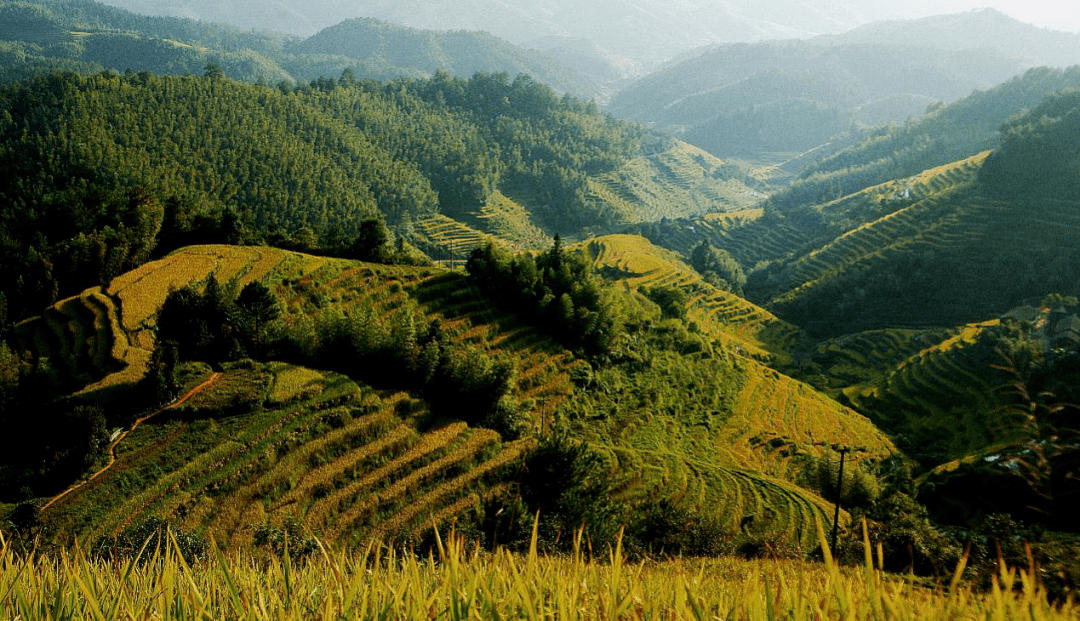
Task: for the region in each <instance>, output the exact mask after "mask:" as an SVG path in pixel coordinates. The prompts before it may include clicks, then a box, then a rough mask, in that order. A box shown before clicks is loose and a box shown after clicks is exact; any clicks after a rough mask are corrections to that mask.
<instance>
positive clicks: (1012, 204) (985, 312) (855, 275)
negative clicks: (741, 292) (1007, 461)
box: [748, 162, 1080, 336]
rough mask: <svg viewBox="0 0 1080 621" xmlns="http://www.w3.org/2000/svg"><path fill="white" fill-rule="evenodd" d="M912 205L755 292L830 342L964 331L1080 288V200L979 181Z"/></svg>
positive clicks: (803, 259)
mask: <svg viewBox="0 0 1080 621" xmlns="http://www.w3.org/2000/svg"><path fill="white" fill-rule="evenodd" d="M972 163H973V162H968V163H966V164H963V165H958V166H957V167H954V168H953V169H947V170H946V172H945V173H942V174H937V175H934V176H932V177H931V179H930V181H931V183H933V182H936V183H941V182H942V179H943V177H947V176H948V174H949V170H952V171H956V170H958V169H962V168H967V167H969V166H971V165H972ZM954 174H955V173H954ZM971 174H972V173H971V172H963V173H960V175H961V177H963V176H970V175H971ZM912 200H913V201H914V202H912V203H911V204H910V205H907V206H905V207H902V208H900V209H898V210H896V211H892V212H891V213H888V214H887V215H885V216H883V217H880V218H878V219H876V220H874V221H873V222H870V223H868V224H866V225H863V226H859V227H856V228H854V229H852V230H850V231H848V232H847V233H845V234H844V235H842V236H840V237H838V238H836V239H835V240H833V241H832V242H831V243H829V244H826V245H825V246H823V247H821V248H818V249H816V250H814V251H811V252H808V253H806V254H804V255H802V256H800V257H799V258H797V259H795V260H793V261H791V262H789V263H787V264H785V265H784V266H783V267H782V268H781V269H779V270H776V271H774V272H773V273H772V274H771V275H769V276H766V277H764V278H763V279H759V281H758V282H757V283H755V284H756V285H757V287H756V288H755V290H756V291H758V292H766V291H776V292H777V293H776V294H775V295H773V296H771V297H766V299H770V300H771V301H770V302H769V303H768V304H767V305H766V306H767V307H768V308H770V309H771V310H772V311H773V312H775V313H776V314H777V315H779V316H781V317H784V318H786V319H788V320H789V321H792V322H794V323H797V324H799V325H800V326H802V327H804V328H806V329H808V330H809V331H810V332H811V333H814V334H818V335H821V336H835V335H839V334H848V333H852V332H857V331H861V330H868V329H878V328H884V327H890V328H924V327H932V326H949V325H959V324H964V323H969V322H974V321H980V320H982V319H984V318H986V317H988V316H991V317H992V316H996V315H998V314H1001V313H1004V312H1006V311H1007V310H1009V309H1010V308H1013V307H1015V306H1017V305H1020V304H1022V303H1024V302H1025V301H1031V300H1038V299H1041V298H1042V296H1044V295H1046V294H1048V293H1052V292H1055V291H1060V292H1066V293H1070V292H1075V291H1077V289H1078V283H1077V281H1076V279H1075V271H1076V268H1077V266H1078V264H1080V255H1078V254H1077V251H1076V245H1075V239H1076V234H1077V231H1078V230H1080V201H1078V200H1066V199H1061V198H1034V197H1013V198H997V197H993V196H990V195H989V194H987V193H986V192H984V191H983V189H982V187H981V186H980V185H979V184H978V183H976V182H974V181H971V182H959V183H956V184H953V185H947V186H946V187H945V189H942V190H940V191H936V192H929V191H928V193H927V195H926V197H925V198H918V197H917V196H914V193H913V199H912ZM762 280H767V281H768V282H767V284H763V283H762ZM749 287H750V285H749V284H748V288H749Z"/></svg>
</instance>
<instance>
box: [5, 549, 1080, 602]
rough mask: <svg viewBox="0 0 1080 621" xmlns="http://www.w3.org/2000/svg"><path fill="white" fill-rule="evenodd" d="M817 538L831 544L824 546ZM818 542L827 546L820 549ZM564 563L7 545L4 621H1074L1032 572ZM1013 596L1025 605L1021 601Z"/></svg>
mask: <svg viewBox="0 0 1080 621" xmlns="http://www.w3.org/2000/svg"><path fill="white" fill-rule="evenodd" d="M819 533H820V530H819ZM820 537H821V538H822V540H823V539H824V535H823V534H820ZM585 548H586V546H585V545H584V544H582V543H580V540H579V545H578V546H577V550H578V551H577V552H576V553H574V554H572V555H568V556H564V557H549V556H541V555H538V554H537V553H536V546H535V539H534V545H533V546H532V547H531V549H530V552H529V553H528V554H524V555H517V554H512V553H509V552H505V551H497V552H495V553H490V554H489V553H482V552H477V551H475V550H473V549H472V548H471V547H470V546H469V545H468V544H467V543H466V542H464V541H463V540H461V539H460V538H457V537H454V536H452V535H451V536H449V537H448V538H447V541H446V542H445V543H443V542H442V541H440V542H439V549H438V551H437V552H435V553H433V554H432V555H431V556H429V557H426V558H418V557H416V556H414V555H412V554H403V553H400V552H396V551H394V550H392V549H386V548H383V547H381V546H372V547H370V548H369V549H368V553H367V554H366V555H355V554H349V553H342V552H333V551H329V550H326V549H325V548H322V549H321V552H320V554H318V555H317V556H316V557H315V558H314V559H312V560H309V561H305V562H293V561H289V560H283V561H282V560H277V559H273V558H271V559H266V560H264V561H260V562H253V560H252V559H249V558H246V557H244V556H241V555H240V554H223V553H221V552H218V551H217V550H216V549H213V550H212V551H211V553H210V555H209V556H210V558H209V559H207V560H201V561H197V562H195V563H193V564H189V563H187V562H185V561H184V559H183V558H182V557H181V556H180V554H179V553H178V552H177V549H178V546H177V545H176V543H175V539H173V538H171V536H170V535H167V536H166V541H165V542H164V544H163V545H159V544H157V543H154V544H153V545H151V544H150V543H149V541H148V545H147V546H146V547H145V548H144V550H143V551H142V555H143V556H145V558H146V559H147V562H143V563H138V564H137V563H135V562H134V561H124V562H118V563H112V562H105V561H100V560H93V559H88V558H87V556H86V555H85V554H84V553H83V552H82V551H81V550H80V549H78V548H75V549H72V550H62V551H60V552H58V553H56V554H53V555H47V556H46V555H34V554H31V555H21V554H16V553H15V551H14V550H13V549H12V546H10V545H8V542H7V541H2V542H0V587H2V590H0V618H5V619H48V620H52V619H187V618H207V619H211V618H213V619H221V618H237V619H241V618H242V619H391V618H392V619H435V618H440V619H442V618H445V619H461V620H464V619H505V618H515V619H568V620H574V619H604V620H614V619H671V620H682V619H687V620H691V619H692V620H697V621H700V620H704V619H739V620H746V621H756V620H759V619H760V620H762V621H765V620H769V621H772V620H774V619H789V620H792V621H801V620H818V619H844V620H851V621H861V620H869V619H874V620H876V621H891V620H915V619H956V620H972V621H975V620H984V619H990V620H997V619H1002V620H1004V619H1032V620H1040V621H1056V620H1059V619H1062V620H1064V619H1076V618H1077V616H1078V615H1080V608H1078V607H1077V606H1076V605H1075V604H1073V603H1071V602H1070V603H1066V604H1061V605H1058V606H1053V605H1051V604H1049V603H1047V600H1046V597H1045V592H1044V591H1043V589H1042V588H1041V587H1040V586H1039V584H1037V583H1036V581H1035V580H1034V578H1033V577H1032V576H1031V575H1030V574H1028V573H1027V572H1026V571H1017V570H1015V569H1008V568H1003V569H1002V571H1001V573H1000V576H999V577H996V578H995V580H994V582H993V586H992V588H991V590H989V591H988V592H975V591H973V590H971V589H970V588H969V587H967V586H965V585H964V584H962V583H960V581H959V579H958V578H959V575H960V570H962V568H963V567H962V565H961V567H959V568H958V571H957V579H954V580H952V581H951V582H950V584H949V585H947V586H945V585H942V586H938V587H927V586H921V585H917V584H914V583H913V582H911V581H909V580H906V579H904V578H903V577H900V576H894V575H888V574H885V573H883V572H881V571H880V570H878V569H877V568H876V567H875V565H874V556H875V555H874V553H873V547H872V546H871V545H870V543H869V541H866V542H865V548H866V561H865V565H864V566H863V567H859V568H841V567H839V566H837V565H836V564H835V563H833V562H832V560H831V558H828V557H827V558H826V561H825V562H824V563H817V564H814V563H807V562H801V561H780V560H755V561H743V560H735V559H715V560H703V561H695V560H689V559H688V560H673V561H667V562H648V563H640V564H632V563H628V562H627V561H626V560H625V559H624V558H623V555H622V553H621V549H620V548H618V547H616V548H615V549H614V550H610V551H606V552H599V551H598V553H597V554H596V555H595V556H593V555H590V554H587V553H585V552H584V551H583V550H584V549H585ZM1014 585H1015V586H1016V588H1015V589H1014V588H1013V586H1014Z"/></svg>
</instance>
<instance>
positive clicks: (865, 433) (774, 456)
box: [589, 235, 891, 477]
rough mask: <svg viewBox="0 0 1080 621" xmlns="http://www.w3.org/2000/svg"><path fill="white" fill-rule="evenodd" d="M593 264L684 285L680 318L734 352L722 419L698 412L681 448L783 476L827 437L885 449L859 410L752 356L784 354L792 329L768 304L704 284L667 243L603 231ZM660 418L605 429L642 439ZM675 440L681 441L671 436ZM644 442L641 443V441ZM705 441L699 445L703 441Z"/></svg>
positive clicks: (827, 443) (776, 358)
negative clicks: (733, 378) (732, 385)
mask: <svg viewBox="0 0 1080 621" xmlns="http://www.w3.org/2000/svg"><path fill="white" fill-rule="evenodd" d="M589 250H590V252H591V253H592V254H593V256H594V257H595V263H596V266H597V269H598V270H600V272H601V273H602V274H604V275H605V276H606V277H607V278H609V279H616V280H619V281H621V282H624V283H625V284H626V286H628V287H630V288H632V289H643V288H646V287H655V286H675V287H680V288H683V289H686V290H687V291H690V292H692V294H691V296H690V298H689V301H688V308H687V319H688V320H689V321H692V322H694V323H696V324H697V325H698V327H699V329H700V330H701V331H702V332H703V333H705V334H707V335H709V336H711V337H713V338H714V339H715V342H716V343H717V344H718V345H719V347H720V348H721V349H722V350H723V351H725V352H727V353H728V355H735V356H736V357H738V358H741V360H740V362H739V363H738V364H739V370H740V371H741V372H742V380H741V385H740V388H739V390H738V393H737V395H735V396H734V402H733V404H732V405H731V412H732V415H731V418H730V419H729V420H728V421H727V422H726V423H724V424H723V425H718V424H717V423H715V422H709V417H708V416H707V415H706V413H699V416H701V417H703V418H702V419H701V420H700V421H697V422H699V423H700V426H695V427H694V429H695V430H698V431H700V433H698V431H695V432H693V433H689V432H688V433H686V434H685V435H684V436H680V438H686V442H688V444H687V445H686V446H685V447H684V448H685V450H686V452H687V453H688V454H702V452H703V451H707V452H709V453H714V454H719V455H721V456H720V457H718V458H717V459H718V463H721V464H723V465H724V466H727V467H749V468H754V469H757V470H759V471H761V472H765V473H769V474H771V475H774V476H777V477H788V476H790V475H791V472H790V470H789V468H790V466H791V463H790V458H792V457H794V456H796V455H799V454H822V453H823V452H824V451H826V449H827V448H828V447H831V446H832V445H833V444H837V443H842V444H845V445H848V446H852V447H861V448H862V449H863V451H864V452H865V454H866V455H867V456H874V457H880V456H883V455H884V454H886V453H887V452H888V450H889V447H890V446H891V443H890V442H889V441H888V440H887V439H886V438H885V436H884V435H883V434H882V433H881V432H879V431H878V430H877V429H875V428H874V426H873V425H872V424H871V423H870V421H869V420H867V419H866V418H864V417H863V416H861V415H859V414H857V413H855V412H854V411H852V410H850V409H849V408H845V407H843V406H841V405H839V404H838V403H836V402H835V401H833V400H832V399H829V398H828V397H826V396H824V395H822V394H820V393H818V392H817V391H816V390H814V389H813V388H811V387H810V386H809V385H806V384H804V383H802V382H799V381H797V380H794V379H792V378H790V377H788V376H786V375H784V374H782V373H779V372H777V371H775V370H773V369H771V368H769V367H768V366H766V365H765V364H763V363H762V362H759V360H760V361H764V362H772V363H773V364H776V363H778V362H790V353H789V350H788V349H786V348H787V346H789V345H791V346H792V347H793V346H794V344H795V342H796V340H797V339H798V329H797V328H795V327H794V326H792V325H790V324H787V323H785V322H783V321H781V320H779V319H777V318H776V317H775V316H773V315H772V314H771V313H769V312H768V311H766V310H764V309H762V308H760V307H758V306H755V305H754V304H752V303H750V302H747V301H746V300H744V299H742V298H740V297H738V296H735V295H733V294H731V293H728V292H726V291H722V290H719V289H716V288H715V287H712V286H711V285H710V284H708V283H706V282H705V281H704V280H702V279H701V277H700V276H699V275H698V274H697V273H696V272H695V271H694V270H693V269H691V268H690V267H689V266H687V265H686V264H685V263H682V262H681V261H680V260H679V259H678V257H676V256H675V255H674V254H673V253H671V252H670V251H667V250H664V249H662V248H658V247H656V246H652V245H651V244H649V242H648V241H646V240H644V239H643V238H640V237H636V236H628V235H610V236H605V237H600V238H596V239H594V240H592V241H591V242H589ZM663 424H664V422H663V419H662V418H659V419H654V418H653V417H652V415H650V414H644V415H642V416H641V417H640V420H636V421H634V422H633V423H631V424H630V425H629V426H627V427H626V428H623V429H620V430H618V431H612V433H613V434H614V437H622V438H624V439H625V441H626V445H628V446H639V447H640V446H646V447H647V446H649V443H652V442H655V438H657V437H661V435H662V434H661V432H660V431H658V430H657V428H656V427H654V426H662V425H663ZM674 441H675V442H682V441H683V440H682V439H676V440H674ZM643 443H644V444H643ZM706 446H707V447H708V448H705V447H706Z"/></svg>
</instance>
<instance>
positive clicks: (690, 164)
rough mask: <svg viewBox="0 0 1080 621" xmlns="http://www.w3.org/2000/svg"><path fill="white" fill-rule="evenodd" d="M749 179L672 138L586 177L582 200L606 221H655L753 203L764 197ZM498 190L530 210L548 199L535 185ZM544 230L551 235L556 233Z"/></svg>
mask: <svg viewBox="0 0 1080 621" xmlns="http://www.w3.org/2000/svg"><path fill="white" fill-rule="evenodd" d="M748 180H749V179H748V177H746V176H745V174H744V173H742V172H741V171H740V170H739V169H738V168H737V167H734V166H729V165H728V164H725V163H724V162H723V161H721V160H719V159H717V158H716V157H715V156H713V155H710V154H709V153H707V152H705V151H702V150H701V149H698V148H697V147H694V146H693V145H690V144H687V143H684V142H679V141H676V142H675V144H674V146H673V147H671V148H669V149H667V150H665V151H662V152H659V153H655V154H652V155H645V156H641V157H637V158H635V159H633V160H630V161H629V162H627V163H625V164H624V165H622V166H620V167H619V168H617V169H616V170H613V171H611V172H608V173H604V174H602V175H599V176H592V177H589V178H588V179H587V180H586V183H587V187H588V190H587V199H586V200H587V202H588V204H589V205H590V206H591V210H592V211H594V212H595V213H597V214H601V217H602V219H603V220H604V221H606V222H607V223H608V224H611V225H618V224H628V223H642V222H656V221H659V220H661V219H662V218H684V217H688V216H690V215H693V214H704V213H711V212H727V211H736V210H740V209H747V208H752V207H755V206H757V205H758V204H759V203H761V202H762V201H763V200H764V199H765V196H764V195H763V194H761V193H759V192H757V191H756V190H754V189H753V188H752V187H750V186H749V185H747V183H746V182H747V181H748ZM500 189H501V190H502V193H503V194H505V195H506V196H507V197H509V198H510V199H512V200H513V201H514V202H516V203H518V204H520V205H523V206H525V207H526V208H527V209H529V210H530V211H532V212H536V211H537V210H541V211H542V210H543V209H544V208H545V207H544V206H545V205H546V203H547V200H546V199H545V197H544V194H543V193H542V192H541V191H539V190H538V189H537V187H536V186H535V185H531V186H528V187H524V186H523V187H511V186H504V187H501V188H500ZM564 217H565V216H564ZM567 227H568V228H567V229H566V230H564V231H561V232H562V233H563V234H565V233H566V232H567V231H570V230H572V229H571V228H569V224H567ZM547 232H548V233H549V234H552V235H553V234H555V233H559V232H560V231H555V230H551V231H547Z"/></svg>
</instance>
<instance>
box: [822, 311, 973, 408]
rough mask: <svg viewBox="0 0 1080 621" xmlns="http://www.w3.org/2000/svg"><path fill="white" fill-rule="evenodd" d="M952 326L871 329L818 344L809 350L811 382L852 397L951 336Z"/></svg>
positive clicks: (832, 392)
mask: <svg viewBox="0 0 1080 621" xmlns="http://www.w3.org/2000/svg"><path fill="white" fill-rule="evenodd" d="M952 332H953V331H952V330H950V329H944V328H941V329H927V330H902V329H884V330H868V331H866V332H859V333H856V334H845V335H844V336H840V337H837V338H834V339H827V340H825V341H822V342H820V343H817V344H816V345H815V346H814V347H813V349H812V350H811V351H810V352H809V353H808V356H807V357H808V358H809V361H810V364H811V365H812V367H811V368H810V369H807V370H806V371H805V373H806V374H808V375H810V377H809V381H812V382H813V383H814V384H815V385H816V386H818V387H819V388H822V389H824V390H826V391H827V392H829V393H830V394H834V395H839V394H840V392H841V391H842V392H843V394H845V395H847V396H848V397H849V398H850V395H851V394H852V393H853V392H858V391H860V390H862V389H863V388H866V387H867V386H868V385H869V384H871V383H873V382H875V381H877V380H878V379H881V378H882V377H883V376H885V375H887V374H888V373H890V372H891V371H893V370H894V369H896V368H897V367H898V366H899V365H900V364H901V363H902V362H904V361H905V360H907V359H908V358H910V357H911V356H913V355H915V354H917V353H919V352H920V351H922V350H924V349H927V348H929V347H932V346H934V345H937V344H939V343H941V342H942V341H944V340H946V339H948V338H949V337H950V336H951V335H952Z"/></svg>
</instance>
